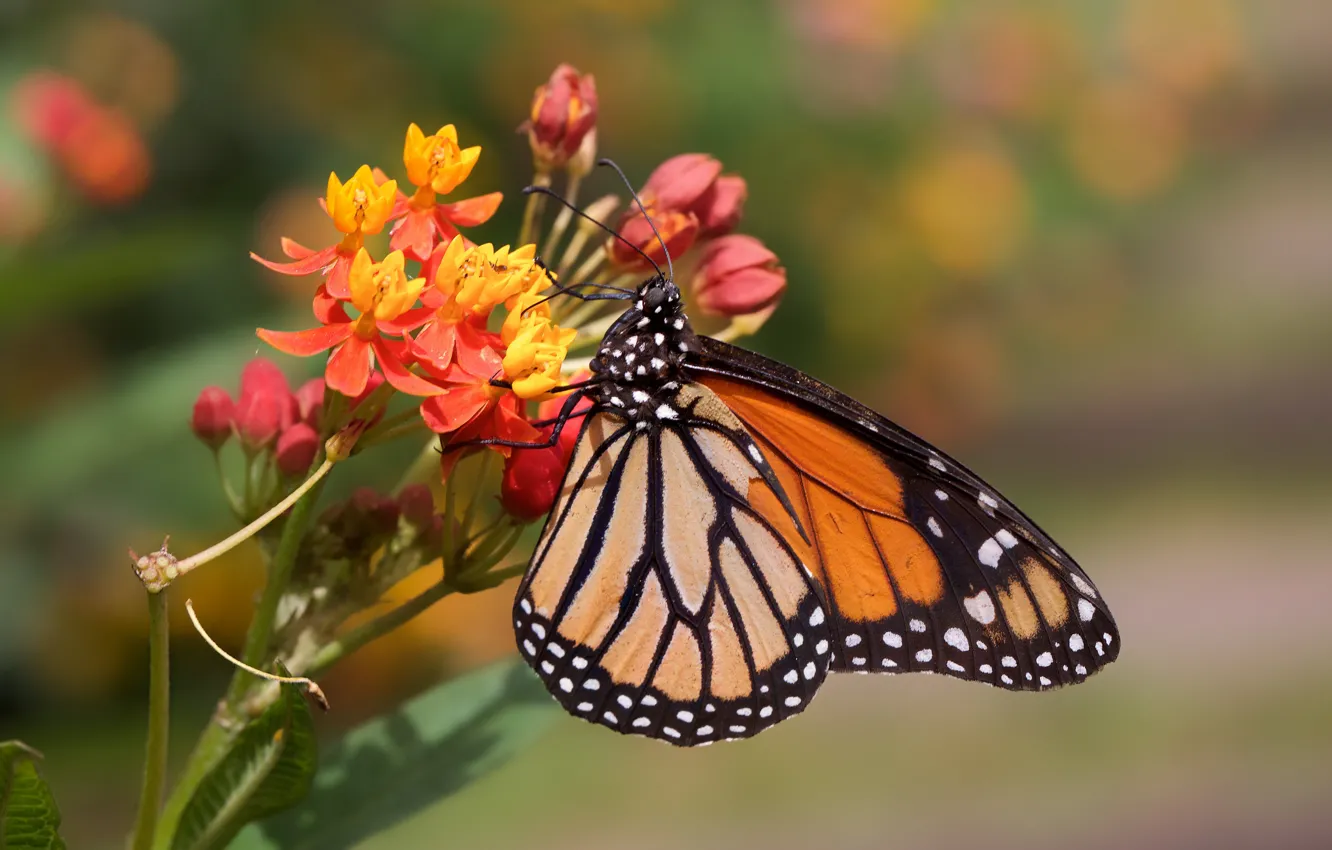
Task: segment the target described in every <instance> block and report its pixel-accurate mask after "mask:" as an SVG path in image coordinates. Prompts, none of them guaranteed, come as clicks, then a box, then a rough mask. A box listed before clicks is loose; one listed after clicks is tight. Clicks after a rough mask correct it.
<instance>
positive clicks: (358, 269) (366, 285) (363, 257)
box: [347, 248, 425, 322]
mask: <svg viewBox="0 0 1332 850" xmlns="http://www.w3.org/2000/svg"><path fill="white" fill-rule="evenodd" d="M403 263H404V257H403V255H402V252H401V251H394V252H393V253H391V254H389V255H388V256H387V257H385V258H384V260H383V261H382V262H379V263H376V262H374V261H373V260H371V259H370V253H369V252H368V251H366V250H365V249H364V248H362V249H361V250H360V251H357V252H356V257H355V258H354V259H353V260H352V266H351V270H350V271H349V272H348V275H347V286H348V288H349V289H350V290H351V301H352V306H354V307H355V308H356V309H357V310H360V311H361V315H362V316H363V317H364V316H370V317H373V319H374V320H375V321H381V322H384V321H391V320H393V319H396V318H398V317H399V316H401V315H402V314H403V313H405V312H407V311H408V310H410V309H411V308H412V305H413V304H415V303H416V299H417V298H418V297H419V296H420V294H421V290H422V289H423V288H424V287H425V281H424V280H423V279H421V278H419V277H418V278H412V279H410V280H409V279H408V278H407V273H406V271H405V269H404V265H403Z"/></svg>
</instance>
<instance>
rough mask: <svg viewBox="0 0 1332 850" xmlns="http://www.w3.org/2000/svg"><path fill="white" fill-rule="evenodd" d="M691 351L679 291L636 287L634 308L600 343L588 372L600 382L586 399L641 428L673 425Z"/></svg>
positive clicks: (664, 283)
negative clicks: (663, 423) (664, 422)
mask: <svg viewBox="0 0 1332 850" xmlns="http://www.w3.org/2000/svg"><path fill="white" fill-rule="evenodd" d="M696 348H697V343H696V341H695V337H694V331H693V329H692V328H691V327H690V326H689V319H688V318H686V317H685V314H684V304H683V302H682V301H681V298H680V290H679V288H678V287H676V285H675V284H674V283H672V282H671V281H669V280H666V279H665V278H663V277H661V276H659V275H658V276H655V277H652V278H650V279H649V280H647V281H646V282H644V283H643V284H642V285H641V286H639V287H638V292H637V293H636V295H635V298H634V302H633V305H632V306H631V307H630V308H629V309H628V310H625V311H624V313H623V314H622V315H621V316H620V318H619V319H617V320H616V322H615V324H614V325H612V326H611V328H610V330H608V331H607V332H606V336H605V337H604V338H603V339H602V341H601V348H599V349H598V350H597V354H596V356H595V357H593V358H592V362H591V364H590V366H589V368H590V369H591V370H592V372H593V373H594V374H595V375H596V376H597V377H598V378H599V379H600V380H599V381H598V382H597V383H595V384H593V385H592V386H591V387H590V388H589V390H588V394H589V395H590V396H591V397H592V399H593V401H595V402H597V403H598V404H599V405H600V406H601V407H603V408H604V409H606V410H607V411H609V412H612V413H618V414H620V415H621V416H624V417H625V418H626V419H628V420H630V421H633V422H636V423H638V425H639V427H640V428H648V427H652V426H653V425H654V424H655V423H658V422H660V421H661V420H663V419H675V418H677V417H678V415H679V411H678V410H676V408H675V406H674V398H675V396H676V394H677V392H678V390H679V389H680V385H681V383H683V382H684V381H686V380H687V379H686V378H685V376H684V366H683V363H684V357H685V355H686V354H688V353H689V352H691V351H694V350H696Z"/></svg>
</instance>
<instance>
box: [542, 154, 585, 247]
mask: <svg viewBox="0 0 1332 850" xmlns="http://www.w3.org/2000/svg"><path fill="white" fill-rule="evenodd" d="M582 182H583V180H582V178H581V177H579V176H578V175H577V174H570V175H569V180H568V182H567V183H565V184H564V199H565V200H566V201H568V202H569V205H568V206H565V207H564V208H562V209H561V210H560V212H559V215H557V216H555V224H553V225H551V228H550V235H549V236H547V237H546V248H545V250H544V251H543V252H542V253H543V254H544V255H545V256H547V257H550V258H552V259H554V256H555V249H556V248H557V247H559V244H560V240H561V239H562V238H564V231H565V230H566V229H567V228H568V227H569V220H570V219H572V218H573V209H572V207H573V205H574V204H576V203H577V202H578V185H579V184H580V183H582Z"/></svg>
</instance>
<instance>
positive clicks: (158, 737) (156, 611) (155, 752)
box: [130, 546, 171, 850]
mask: <svg viewBox="0 0 1332 850" xmlns="http://www.w3.org/2000/svg"><path fill="white" fill-rule="evenodd" d="M163 548H165V546H164V547H163ZM169 646H170V628H169V625H168V620H167V594H166V592H165V591H159V592H153V591H149V593H148V738H147V741H146V743H145V745H144V756H143V787H142V789H141V790H140V792H139V814H138V817H137V818H136V819H135V821H134V836H133V838H132V840H131V842H130V847H131V848H132V850H150V848H151V847H152V846H153V836H154V834H155V833H156V831H157V818H158V813H159V812H160V811H161V808H162V791H163V789H164V788H165V786H166V769H167V738H168V720H169V719H170V708H171V657H170V649H169Z"/></svg>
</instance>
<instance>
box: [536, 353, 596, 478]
mask: <svg viewBox="0 0 1332 850" xmlns="http://www.w3.org/2000/svg"><path fill="white" fill-rule="evenodd" d="M591 377H592V373H591V372H589V371H588V370H586V369H583V370H581V371H579V372H575V373H574V375H573V377H571V378H570V379H569V383H571V384H580V383H582V382H583V381H586V380H588V379H590V378H591ZM567 401H568V398H567V397H566V396H562V395H557V396H554V397H552V398H550V399H547V400H546V401H543V402H541V404H540V405H539V406H538V407H537V419H538V420H542V421H544V420H548V419H555V418H556V417H558V416H559V415H560V411H561V410H563V409H564V405H565V402H567ZM591 407H592V400H591V399H589V398H587V397H586V396H584V397H583V399H582V401H580V402H579V403H578V404H576V405H574V409H573V410H572V411H570V418H569V419H568V420H567V421H565V423H564V428H562V429H561V430H560V439H559V442H557V443H556V445H557V446H558V447H559V449H560V451H562V452H563V453H564V458H565V464H566V465H567V464H568V461H569V458H571V457H573V452H574V447H575V446H577V445H578V435H579V433H581V432H582V430H583V417H582V416H579V415H578V414H580V413H582V412H584V411H586V410H588V409H590V408H591ZM550 427H551V428H554V427H555V426H554V425H552V426H550ZM546 436H547V437H549V436H550V432H549V430H548V431H547V432H546Z"/></svg>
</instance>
